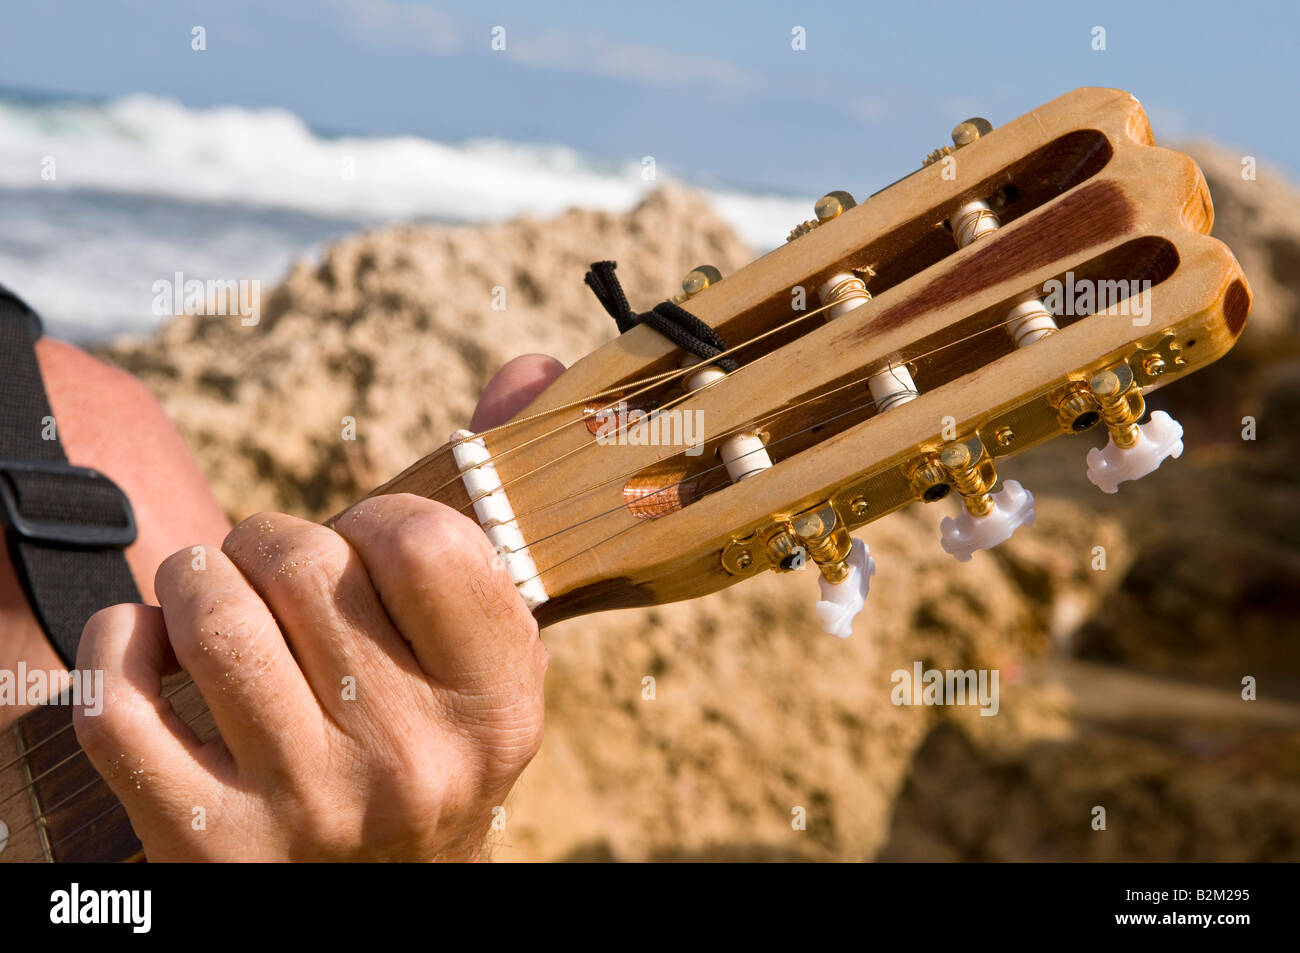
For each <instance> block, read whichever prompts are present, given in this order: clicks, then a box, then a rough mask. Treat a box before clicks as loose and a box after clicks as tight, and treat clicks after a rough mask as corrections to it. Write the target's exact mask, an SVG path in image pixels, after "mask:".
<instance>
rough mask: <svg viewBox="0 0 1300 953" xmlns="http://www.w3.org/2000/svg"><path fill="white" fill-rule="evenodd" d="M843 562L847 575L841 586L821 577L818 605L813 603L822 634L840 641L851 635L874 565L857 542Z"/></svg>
mask: <svg viewBox="0 0 1300 953" xmlns="http://www.w3.org/2000/svg"><path fill="white" fill-rule="evenodd" d="M845 562H846V563H848V566H849V574H848V576H847V577H846V578H845V579H843V580H842V581H841V582H839V583H830V582H827V581H826V579H825V578H824V577H821V576H818V578H817V584H818V585H819V586H821V589H822V598H821V601H820V602H818V603H817V621H818V622H820V623H821V626H822V631H823V632H825V633H826V634H827V635H835V636H838V637H839V638H841V639H847V638H848V637H849V636H850V635H852V634H853V620H854V619H855V618H857V615H858V613H859V612H861V611H862V607H863V606H864V605H866V602H867V592H868V591H869V590H870V588H871V577H872V576H874V575H875V574H876V561H875V560H874V559H872V558H871V550H870V548H868V546H867V544H866V543H864V542H863V541H862V540H860V539H855V540H854V541H853V548H852V549H850V550H849V556H848V558H847V559H846V560H845Z"/></svg>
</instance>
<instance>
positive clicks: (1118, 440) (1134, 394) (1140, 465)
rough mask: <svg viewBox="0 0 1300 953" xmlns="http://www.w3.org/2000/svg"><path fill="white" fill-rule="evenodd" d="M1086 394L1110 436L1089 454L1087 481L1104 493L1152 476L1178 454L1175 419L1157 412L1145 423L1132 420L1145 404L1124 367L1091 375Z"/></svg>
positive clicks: (1180, 449)
mask: <svg viewBox="0 0 1300 953" xmlns="http://www.w3.org/2000/svg"><path fill="white" fill-rule="evenodd" d="M1088 390H1089V391H1090V392H1091V394H1092V396H1093V397H1094V398H1096V400H1097V403H1098V405H1099V406H1100V408H1101V419H1102V420H1103V421H1104V422H1105V424H1106V429H1107V430H1108V431H1109V432H1110V439H1108V440H1107V441H1106V446H1105V447H1101V448H1096V447H1094V448H1093V449H1092V450H1089V451H1088V479H1089V480H1091V481H1092V483H1093V484H1094V485H1095V486H1097V487H1098V488H1099V489H1100V490H1101V491H1102V492H1103V493H1116V492H1118V491H1119V485H1120V484H1121V483H1124V482H1125V481H1127V480H1137V479H1140V478H1142V477H1144V476H1146V475H1147V474H1148V473H1153V472H1154V471H1155V470H1156V469H1157V468H1158V467H1159V466H1160V464H1161V463H1163V462H1164V461H1165V459H1166V458H1167V457H1174V458H1177V457H1180V456H1182V453H1183V428H1182V426H1181V425H1180V424H1179V423H1178V421H1176V420H1174V418H1172V417H1170V416H1169V415H1168V414H1167V413H1165V412H1164V411H1163V410H1157V411H1155V412H1154V413H1153V414H1152V415H1151V419H1150V421H1148V422H1147V423H1145V424H1139V423H1138V422H1137V421H1138V419H1139V418H1140V417H1141V416H1142V414H1143V413H1144V412H1145V411H1146V403H1145V401H1144V400H1143V399H1142V391H1141V390H1140V389H1139V388H1138V387H1137V386H1136V384H1135V383H1134V380H1133V370H1132V368H1130V367H1129V366H1128V364H1127V363H1120V364H1117V365H1116V366H1115V367H1113V368H1110V369H1108V370H1104V371H1100V372H1098V373H1096V374H1094V375H1093V376H1092V378H1091V379H1090V380H1089V381H1088Z"/></svg>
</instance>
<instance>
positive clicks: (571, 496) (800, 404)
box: [460, 320, 1013, 546]
mask: <svg viewBox="0 0 1300 953" xmlns="http://www.w3.org/2000/svg"><path fill="white" fill-rule="evenodd" d="M1011 323H1013V322H1012V321H1011V320H1008V321H1003V322H1001V323H999V324H994V325H990V326H988V327H986V328H981V329H980V330H978V331H974V332H972V333H970V334H967V335H965V336H964V337H960V338H957V339H956V340H953V341H949V342H948V343H946V344H941V345H939V346H938V347H935V348H932V349H931V350H929V351H925V352H923V353H921V354H918V355H916V356H914V357H910V358H907V359H906V360H903V361H900V362H897V363H894V362H890V364H889V366H888V368H887V369H886V370H885V371H878V372H876V373H873V374H867V375H864V376H863V377H859V378H856V379H854V380H851V381H849V382H847V383H845V384H840V385H837V386H835V387H833V388H831V389H830V390H827V391H824V392H822V393H819V394H814V395H813V396H812V397H808V398H805V399H804V400H802V401H799V402H798V403H795V404H791V405H789V406H787V407H783V408H782V409H780V410H776V411H773V412H772V413H770V414H767V415H765V416H763V417H761V418H758V420H757V421H754V422H747V423H744V424H741V425H739V426H737V427H735V428H733V429H732V430H729V431H727V432H726V433H723V434H720V435H719V436H717V437H715V438H713V441H721V440H725V439H726V438H727V437H729V436H732V435H734V434H737V433H741V432H743V431H746V430H749V429H751V428H753V427H757V426H759V425H760V424H763V423H768V422H771V421H772V420H775V419H776V418H778V417H780V416H782V415H783V414H787V413H790V412H791V411H794V410H797V409H799V408H800V407H803V406H806V405H808V404H811V403H817V402H818V401H821V400H825V399H826V398H828V397H830V396H832V395H834V394H835V393H838V392H839V391H842V390H847V389H849V388H851V387H856V386H858V385H859V384H864V383H866V382H868V381H869V380H871V378H873V377H876V376H877V375H878V374H880V373H888V374H890V376H892V377H894V379H895V380H899V378H898V376H897V373H896V370H897V367H899V366H901V365H903V364H907V363H911V362H913V361H921V360H925V359H927V358H930V357H932V356H934V355H935V354H937V353H939V352H940V351H942V350H945V349H947V348H950V347H955V346H957V345H959V344H964V343H965V342H967V341H969V340H971V339H973V338H976V337H978V336H980V335H981V334H987V333H989V332H991V331H996V330H998V329H999V328H1005V327H1007V326H1008V325H1010V324H1011ZM754 363H755V364H757V363H758V362H757V361H755V362H754ZM745 366H747V367H748V366H752V365H745ZM726 379H728V378H720V379H719V380H718V381H715V382H714V383H713V384H709V385H708V386H709V387H712V386H714V385H715V384H719V383H721V382H722V381H723V380H726ZM900 383H902V381H901V380H900ZM701 389H703V388H701ZM695 393H699V391H692V392H691V393H690V394H686V395H684V396H683V397H679V398H677V399H678V400H679V401H680V400H684V399H686V398H687V397H690V396H692V394H695ZM874 403H875V401H874V400H873V401H872V404H874ZM669 406H671V405H665V406H664V407H662V408H657V410H656V412H658V411H660V410H664V409H667V407H669ZM868 406H870V405H868ZM640 423H641V421H637V424H638V425H639V424H640ZM824 423H825V422H821V423H818V424H817V425H816V426H822V425H823V424H824ZM625 426H626V425H625ZM582 446H584V447H586V446H592V444H583V445H582ZM579 449H580V448H579ZM572 452H573V451H570V453H572ZM680 455H681V454H673V455H672V456H669V457H665V458H664V459H663V460H662V461H656V463H659V462H665V461H668V460H672V459H674V458H675V457H677V456H680ZM747 455H748V454H746V456H747ZM557 459H562V458H557ZM651 465H653V464H651ZM543 468H544V467H537V468H534V470H533V471H529V473H527V474H522V475H521V476H519V477H514V478H512V479H511V480H508V481H505V482H504V483H503V484H502V488H503V489H504V487H506V486H508V485H510V484H511V483H514V482H517V481H518V480H520V479H522V478H523V477H525V476H528V475H530V474H532V473H534V472H536V471H538V470H541V469H543ZM644 469H645V467H644V466H643V467H638V468H637V469H635V470H629V471H627V472H625V473H622V474H618V475H615V476H613V477H610V478H608V479H606V480H603V481H601V482H600V483H597V484H595V485H594V486H591V487H587V488H584V489H582V490H578V491H576V492H575V493H571V494H569V495H568V496H566V497H561V498H560V499H558V500H551V501H549V502H547V503H543V504H541V505H540V506H537V507H534V508H533V509H531V510H528V511H526V512H524V513H517V514H515V517H514V519H513V520H510V521H508V522H516V523H517V522H518V521H519V520H520V519H523V518H525V517H527V516H530V515H534V514H536V513H539V512H541V511H543V510H546V509H549V508H550V507H552V506H556V505H559V504H560V503H565V502H569V501H571V500H574V499H577V498H578V497H581V496H584V495H586V494H587V493H590V492H593V491H595V490H598V489H600V488H601V487H604V486H608V485H609V484H611V483H616V482H618V481H619V480H627V479H630V478H631V477H634V476H636V475H637V474H638V473H640V472H642V470H644ZM711 469H718V467H713V468H711ZM708 472H710V471H709V470H705V471H703V472H702V473H700V474H696V475H697V476H699V475H703V473H708ZM683 482H684V481H683ZM675 485H677V484H674V486H675ZM648 495H650V494H647V496H648ZM473 505H474V503H473V501H470V502H469V503H467V504H464V505H462V506H461V507H460V512H462V513H466V512H468V510H469V508H470V507H472V506H473ZM620 508H621V507H616V508H615V510H614V511H617V510H618V509H620ZM598 515H603V514H598ZM588 521H589V520H583V521H582V522H581V523H578V524H576V525H579V526H580V525H583V524H584V523H586V522H588ZM570 528H573V527H564V528H562V529H560V530H557V531H556V532H553V533H549V534H547V535H546V536H543V537H539V538H538V539H536V540H533V541H532V542H530V543H529V545H530V546H532V545H535V544H536V543H538V542H541V540H542V539H549V538H551V537H552V536H556V535H558V534H559V533H562V532H565V531H566V530H567V529H570Z"/></svg>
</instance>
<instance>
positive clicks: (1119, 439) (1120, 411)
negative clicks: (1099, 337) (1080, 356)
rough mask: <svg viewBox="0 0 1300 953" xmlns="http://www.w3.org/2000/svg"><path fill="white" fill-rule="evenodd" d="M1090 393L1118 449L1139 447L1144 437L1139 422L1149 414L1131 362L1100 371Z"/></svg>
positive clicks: (1092, 382) (1092, 383)
mask: <svg viewBox="0 0 1300 953" xmlns="http://www.w3.org/2000/svg"><path fill="white" fill-rule="evenodd" d="M1088 393H1090V394H1091V395H1092V396H1093V398H1094V399H1096V401H1097V404H1098V407H1099V412H1100V414H1101V420H1102V423H1104V424H1105V425H1106V429H1107V430H1109V431H1110V437H1111V439H1112V440H1114V441H1115V446H1117V447H1123V448H1128V447H1132V446H1135V445H1136V444H1137V442H1138V439H1139V437H1140V436H1141V434H1140V432H1139V430H1138V423H1137V422H1138V421H1139V420H1141V419H1142V415H1143V414H1144V413H1145V412H1146V401H1145V400H1143V398H1142V391H1141V390H1140V389H1138V388H1137V387H1135V386H1134V382H1133V369H1132V368H1131V367H1129V365H1128V362H1127V361H1121V362H1120V363H1119V364H1116V365H1115V366H1114V367H1110V368H1107V369H1106V370H1103V371H1098V372H1097V373H1096V374H1093V375H1092V377H1091V378H1089V380H1088Z"/></svg>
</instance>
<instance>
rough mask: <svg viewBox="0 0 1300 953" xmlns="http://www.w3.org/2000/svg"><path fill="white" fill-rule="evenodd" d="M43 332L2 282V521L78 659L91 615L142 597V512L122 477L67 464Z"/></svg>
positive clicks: (26, 584) (38, 604)
mask: <svg viewBox="0 0 1300 953" xmlns="http://www.w3.org/2000/svg"><path fill="white" fill-rule="evenodd" d="M40 336H41V321H40V318H39V317H37V315H36V312H34V311H32V309H31V308H29V307H28V306H27V305H26V303H24V302H23V300H22V299H21V298H19V297H18V296H17V295H15V294H13V293H12V292H11V291H9V290H8V289H7V288H5V287H4V286H3V285H0V408H2V409H0V524H3V527H4V534H5V538H6V539H7V541H8V544H9V554H10V557H11V559H12V560H13V564H14V569H15V571H16V572H17V573H18V579H19V581H20V582H21V583H22V586H23V591H24V592H25V593H26V594H27V600H28V602H29V603H30V604H31V607H32V611H33V612H34V613H35V614H36V618H37V620H38V621H39V622H40V624H41V628H42V629H44V630H45V634H46V635H47V636H48V637H49V639H50V642H51V643H52V644H53V645H54V647H55V649H56V650H57V651H58V653H59V656H60V657H61V658H62V659H63V662H64V664H65V665H67V666H68V667H72V666H73V665H75V664H76V659H77V643H78V642H79V641H80V640H81V629H82V627H83V626H84V625H85V624H86V620H87V619H88V618H90V616H92V615H93V614H94V613H96V612H97V611H99V610H100V609H102V608H104V607H105V606H110V605H114V604H116V603H119V602H139V601H140V592H139V590H138V589H136V586H135V580H134V579H132V577H131V570H130V568H129V567H128V565H127V562H126V554H125V553H124V552H123V550H124V549H125V548H126V547H127V546H129V545H130V544H131V543H133V542H134V541H135V516H134V514H133V513H132V510H131V504H130V502H129V501H128V500H127V498H126V494H124V493H123V492H122V490H121V489H120V488H119V487H118V485H117V484H116V483H114V482H113V481H112V480H110V479H109V478H108V477H106V476H104V475H103V474H102V473H99V472H98V471H96V470H90V469H87V468H85V467H74V466H70V465H69V464H68V458H67V456H66V455H65V454H64V452H63V447H62V446H61V445H60V443H59V439H58V429H57V423H56V422H55V421H54V418H53V414H52V413H51V411H50V401H49V397H48V396H47V395H46V393H45V384H44V382H43V381H42V379H41V371H40V367H39V365H38V364H37V363H36V341H37V340H38V339H39V338H40Z"/></svg>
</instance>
